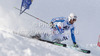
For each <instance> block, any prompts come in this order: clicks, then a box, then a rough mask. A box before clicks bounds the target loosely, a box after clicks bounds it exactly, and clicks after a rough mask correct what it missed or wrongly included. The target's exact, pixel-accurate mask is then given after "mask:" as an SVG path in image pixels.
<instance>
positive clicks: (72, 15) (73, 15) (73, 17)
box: [68, 13, 77, 21]
mask: <svg viewBox="0 0 100 56" xmlns="http://www.w3.org/2000/svg"><path fill="white" fill-rule="evenodd" d="M76 18H77V16H76V15H75V14H74V13H70V15H69V16H68V21H70V20H71V19H76Z"/></svg>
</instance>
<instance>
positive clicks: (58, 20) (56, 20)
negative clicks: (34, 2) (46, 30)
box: [51, 17, 76, 43]
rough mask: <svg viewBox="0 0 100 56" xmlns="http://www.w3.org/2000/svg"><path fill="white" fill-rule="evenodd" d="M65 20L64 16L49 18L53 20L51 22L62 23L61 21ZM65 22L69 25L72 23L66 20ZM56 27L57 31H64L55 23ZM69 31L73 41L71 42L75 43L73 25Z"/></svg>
mask: <svg viewBox="0 0 100 56" xmlns="http://www.w3.org/2000/svg"><path fill="white" fill-rule="evenodd" d="M65 20H67V19H66V18H65V17H57V18H53V19H52V20H51V22H53V23H55V22H62V23H63V22H65ZM66 24H67V25H69V26H71V25H72V24H70V23H69V22H68V21H66ZM63 27H64V26H63ZM56 28H57V30H58V31H59V33H60V34H62V33H64V30H63V29H59V28H58V26H57V25H56ZM70 31H71V38H72V41H73V43H76V40H75V35H74V26H73V27H72V28H70Z"/></svg>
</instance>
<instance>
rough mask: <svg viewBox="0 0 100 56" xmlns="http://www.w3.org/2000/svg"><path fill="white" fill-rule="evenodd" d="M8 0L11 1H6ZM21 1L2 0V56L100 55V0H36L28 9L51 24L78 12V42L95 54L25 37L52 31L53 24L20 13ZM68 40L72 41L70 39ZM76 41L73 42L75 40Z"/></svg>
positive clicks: (0, 8)
mask: <svg viewBox="0 0 100 56" xmlns="http://www.w3.org/2000/svg"><path fill="white" fill-rule="evenodd" d="M5 1H7V2H5ZM21 2H22V1H21V0H9V1H8V0H0V49H1V50H0V55H1V56H73V55H74V56H100V48H99V47H97V41H98V36H99V34H100V31H99V30H100V23H99V21H100V19H99V18H100V16H99V14H100V11H99V10H100V0H34V1H33V3H32V5H31V6H30V9H29V10H26V12H28V13H30V14H32V15H34V16H36V17H38V18H40V19H42V20H44V21H46V22H48V23H50V20H51V19H52V18H54V17H61V16H64V17H67V16H68V15H69V13H71V12H74V13H75V14H76V15H77V16H78V18H77V22H76V23H75V26H76V40H77V43H78V44H79V45H80V46H81V47H82V48H86V49H90V50H91V54H84V53H80V52H77V51H75V50H72V49H67V48H63V47H59V46H55V45H52V44H48V43H44V42H41V41H37V40H33V39H29V38H26V37H23V36H20V35H17V34H14V33H18V34H21V35H24V36H30V35H34V34H36V33H41V34H42V33H48V34H50V29H49V26H48V25H46V24H45V23H42V22H41V21H38V20H36V19H35V18H32V17H30V16H28V15H26V14H24V13H23V14H22V15H19V11H18V10H16V9H14V7H18V8H20V5H21ZM68 41H71V39H69V40H68ZM71 43H72V42H71Z"/></svg>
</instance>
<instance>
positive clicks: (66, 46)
mask: <svg viewBox="0 0 100 56" xmlns="http://www.w3.org/2000/svg"><path fill="white" fill-rule="evenodd" d="M31 38H33V39H37V40H39V41H42V42H47V43H50V44H53V45H57V46H62V47H65V48H70V49H73V50H76V51H79V52H83V53H87V54H90V53H91V51H90V50H85V49H81V48H76V47H74V46H71V45H67V44H63V43H57V42H52V41H48V40H43V39H40V35H36V36H31Z"/></svg>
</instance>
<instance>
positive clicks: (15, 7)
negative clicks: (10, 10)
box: [14, 7, 48, 24]
mask: <svg viewBox="0 0 100 56" xmlns="http://www.w3.org/2000/svg"><path fill="white" fill-rule="evenodd" d="M14 8H15V9H17V10H20V9H18V8H16V7H14ZM23 13H25V14H27V15H29V16H31V17H33V18H35V19H37V20H40V21H41V22H44V23H46V24H48V23H47V22H45V21H43V20H41V19H39V18H37V17H35V16H33V15H31V14H29V13H27V12H23Z"/></svg>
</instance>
